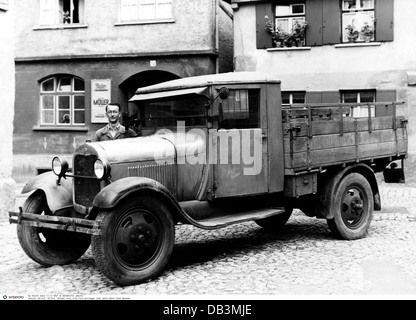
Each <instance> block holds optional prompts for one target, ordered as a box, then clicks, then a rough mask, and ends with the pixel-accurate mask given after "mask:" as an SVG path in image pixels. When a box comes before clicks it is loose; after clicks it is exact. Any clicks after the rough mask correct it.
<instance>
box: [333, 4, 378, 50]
mask: <svg viewBox="0 0 416 320" xmlns="http://www.w3.org/2000/svg"><path fill="white" fill-rule="evenodd" d="M341 1H342V6H341V34H340V37H341V43H346V42H349V41H348V35H347V31H346V30H345V28H346V27H347V26H348V25H350V24H352V25H354V20H355V19H358V21H359V22H358V23H359V25H356V26H355V30H357V31H358V32H359V37H358V39H357V41H358V42H364V41H365V38H364V37H363V35H362V33H361V28H362V27H363V25H364V24H365V23H368V25H369V26H370V27H372V28H373V30H375V23H374V21H375V12H376V3H375V1H374V0H364V1H367V2H371V3H370V6H369V7H364V6H363V7H361V5H360V8H356V7H355V8H345V4H346V2H348V1H350V2H352V1H355V3H356V4H359V3H361V1H362V0H341ZM364 1H363V3H364ZM348 16H351V17H352V19H347V17H348ZM375 38H376V37H375V31H374V32H373V35H372V36H371V38H370V39H369V40H370V42H371V41H374V40H375ZM367 42H368V41H367Z"/></svg>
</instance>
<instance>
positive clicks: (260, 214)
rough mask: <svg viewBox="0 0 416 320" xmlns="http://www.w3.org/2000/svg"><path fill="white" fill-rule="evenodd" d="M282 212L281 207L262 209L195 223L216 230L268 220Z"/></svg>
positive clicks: (283, 210)
mask: <svg viewBox="0 0 416 320" xmlns="http://www.w3.org/2000/svg"><path fill="white" fill-rule="evenodd" d="M284 212H285V208H283V207H279V208H262V209H257V210H252V211H245V212H239V213H234V214H230V215H226V216H219V217H211V218H207V219H201V220H197V222H198V223H199V224H200V225H201V226H202V227H205V228H209V229H216V228H224V227H226V226H229V225H232V224H235V223H241V222H246V221H252V220H260V219H265V218H269V217H271V216H274V215H277V214H280V213H284Z"/></svg>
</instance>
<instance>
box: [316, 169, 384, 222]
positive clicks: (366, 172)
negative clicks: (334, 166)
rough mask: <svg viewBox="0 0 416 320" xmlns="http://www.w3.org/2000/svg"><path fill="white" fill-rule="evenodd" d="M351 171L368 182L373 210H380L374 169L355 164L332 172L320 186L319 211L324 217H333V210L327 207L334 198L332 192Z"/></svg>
mask: <svg viewBox="0 0 416 320" xmlns="http://www.w3.org/2000/svg"><path fill="white" fill-rule="evenodd" d="M353 172H356V173H359V174H361V175H362V176H364V177H365V178H366V179H367V181H368V182H369V183H370V186H371V190H372V191H373V197H374V210H376V211H380V210H381V200H380V192H379V188H378V184H377V180H376V177H375V175H374V171H373V170H372V169H371V168H370V167H369V166H367V165H365V164H356V165H353V166H349V167H346V168H345V169H343V170H340V171H339V172H333V173H332V174H331V175H330V176H329V178H328V179H327V180H326V182H325V183H324V187H323V188H322V191H321V192H320V194H319V200H318V201H319V207H320V208H319V211H320V213H321V214H322V215H323V216H324V217H325V218H326V219H333V218H334V212H329V211H328V209H327V208H329V207H330V203H331V201H333V200H334V193H335V190H336V188H337V187H338V185H339V183H340V182H341V180H342V178H344V177H345V176H346V175H347V174H350V173H353Z"/></svg>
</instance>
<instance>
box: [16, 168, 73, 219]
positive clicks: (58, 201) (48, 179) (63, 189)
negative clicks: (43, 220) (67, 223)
mask: <svg viewBox="0 0 416 320" xmlns="http://www.w3.org/2000/svg"><path fill="white" fill-rule="evenodd" d="M57 179H58V178H57V176H56V175H55V174H54V173H53V172H51V171H50V172H45V173H42V174H40V175H38V176H36V177H34V178H33V179H31V180H30V181H29V182H28V183H26V185H25V186H24V187H23V189H22V192H21V193H22V194H26V193H29V192H32V191H35V190H42V191H43V192H44V193H45V195H46V201H47V203H48V207H49V209H50V210H51V211H52V212H54V211H56V210H57V209H59V208H62V207H65V206H70V205H72V204H73V203H72V178H71V177H66V179H64V178H63V179H61V184H60V185H59V186H58V185H57V184H56V181H57Z"/></svg>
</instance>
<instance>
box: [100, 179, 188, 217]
mask: <svg viewBox="0 0 416 320" xmlns="http://www.w3.org/2000/svg"><path fill="white" fill-rule="evenodd" d="M146 191H150V192H153V193H155V194H157V195H158V196H160V197H161V199H163V200H164V201H165V202H166V204H167V205H168V206H169V207H170V208H171V212H172V215H173V217H174V218H175V220H176V221H183V220H184V219H185V220H186V221H191V220H192V219H191V218H190V217H189V216H188V215H187V214H186V213H185V212H184V211H183V210H182V208H181V206H180V205H179V203H178V201H177V200H176V199H175V197H174V196H173V195H172V193H171V192H170V191H169V190H168V189H167V188H166V187H165V186H164V185H162V184H161V183H159V182H157V181H155V180H153V179H149V178H143V177H130V178H124V179H120V180H117V181H115V182H113V183H111V184H109V185H108V186H106V187H105V188H104V189H102V190H101V191H100V192H99V193H98V194H97V196H96V197H95V199H94V201H93V206H94V208H95V209H97V208H98V209H111V208H114V207H115V206H117V204H119V203H120V202H121V201H123V200H124V199H126V198H128V197H129V196H131V195H133V194H138V193H140V192H146Z"/></svg>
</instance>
